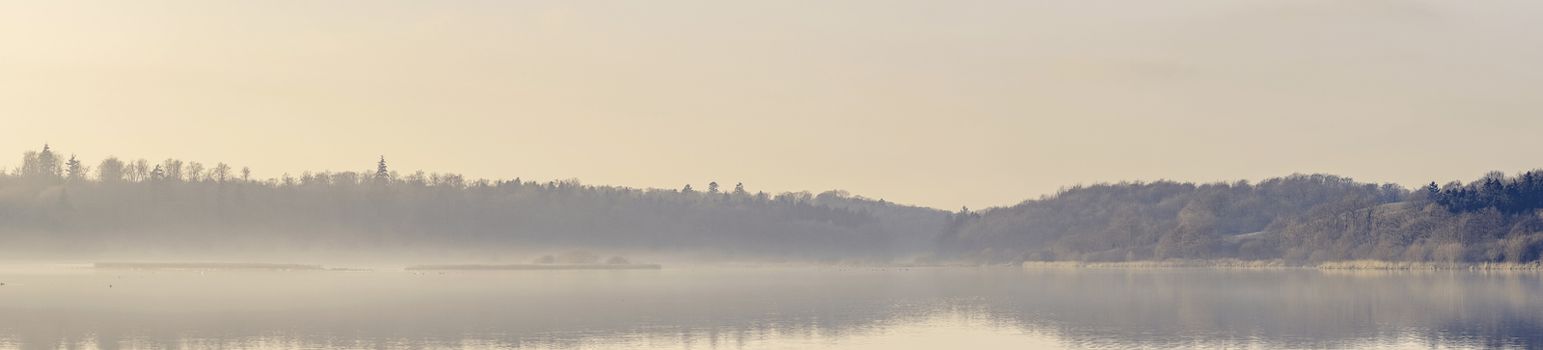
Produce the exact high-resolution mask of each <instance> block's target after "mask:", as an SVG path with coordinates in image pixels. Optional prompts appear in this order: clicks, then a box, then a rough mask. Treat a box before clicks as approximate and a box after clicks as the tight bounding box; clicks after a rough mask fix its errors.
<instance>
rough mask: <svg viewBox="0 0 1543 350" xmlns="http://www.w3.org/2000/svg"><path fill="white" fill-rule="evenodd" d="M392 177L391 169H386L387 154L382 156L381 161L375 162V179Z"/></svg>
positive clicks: (380, 179) (383, 179) (382, 179)
mask: <svg viewBox="0 0 1543 350" xmlns="http://www.w3.org/2000/svg"><path fill="white" fill-rule="evenodd" d="M390 178H391V171H390V170H388V169H386V156H384V155H382V156H380V161H378V162H375V180H377V181H385V180H387V179H390Z"/></svg>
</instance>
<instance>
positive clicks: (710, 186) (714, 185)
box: [707, 181, 718, 193]
mask: <svg viewBox="0 0 1543 350" xmlns="http://www.w3.org/2000/svg"><path fill="white" fill-rule="evenodd" d="M707 193H718V182H717V181H713V182H708V183H707Z"/></svg>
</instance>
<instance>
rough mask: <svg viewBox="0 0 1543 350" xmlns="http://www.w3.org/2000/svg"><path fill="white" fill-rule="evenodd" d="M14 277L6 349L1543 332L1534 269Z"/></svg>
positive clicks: (1330, 340)
mask: <svg viewBox="0 0 1543 350" xmlns="http://www.w3.org/2000/svg"><path fill="white" fill-rule="evenodd" d="M0 282H6V283H7V285H6V286H3V287H0V348H29V349H30V348H37V349H44V348H47V349H54V348H103V349H117V348H235V349H241V348H254V349H262V348H284V349H289V348H379V349H398V348H401V349H427V348H661V349H675V348H693V349H742V348H743V349H757V348H842V349H868V348H872V349H880V348H882V349H895V348H938V347H943V346H961V345H971V346H975V347H977V348H980V347H985V348H998V347H1014V348H1108V347H1114V348H1121V347H1131V346H1137V345H1139V346H1141V347H1145V348H1174V349H1181V348H1183V349H1187V348H1238V347H1245V348H1248V347H1258V348H1343V347H1365V348H1429V347H1436V346H1446V347H1476V348H1503V347H1515V348H1538V347H1543V323H1540V322H1539V321H1540V318H1543V300H1540V297H1539V295H1540V292H1543V283H1540V279H1539V276H1538V275H1537V274H1535V273H1488V274H1486V273H1472V272H1423V273H1342V272H1319V271H1310V270H1276V271H1215V270H1019V269H667V270H660V271H509V272H498V271H478V272H452V273H445V274H439V273H428V274H417V273H409V272H367V273H342V272H322V271H313V272H207V273H198V272H143V271H115V272H87V273H80V272H79V271H75V272H73V273H25V274H22V273H10V272H0ZM109 285H111V287H110V288H109V287H108V286H109Z"/></svg>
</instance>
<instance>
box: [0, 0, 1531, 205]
mask: <svg viewBox="0 0 1543 350" xmlns="http://www.w3.org/2000/svg"><path fill="white" fill-rule="evenodd" d="M1540 22H1543V2H1538V1H1499V0H1497V1H1483V2H1477V1H1384V0H1364V1H1317V0H1279V1H1257V0H1168V1H1141V0H1124V1H1108V0H1087V1H1033V0H1012V1H987V0H981V1H909V0H883V1H864V0H851V1H796V0H795V1H716V0H701V1H615V2H613V1H395V0H367V1H365V0H358V1H348V0H342V1H288V0H254V1H204V0H191V1H155V0H147V1H57V0H39V1H19V0H0V165H3V166H5V167H7V168H9V167H12V166H15V165H17V164H18V163H19V162H20V158H21V154H22V152H24V151H26V150H36V149H38V148H40V146H41V145H42V144H43V143H45V142H46V143H49V144H51V145H53V147H55V149H57V150H60V151H62V152H64V153H68V154H76V155H78V156H79V157H81V158H82V159H84V160H85V161H86V162H87V163H88V164H94V163H95V162H96V161H99V160H100V159H101V158H103V157H106V156H109V155H115V156H118V157H122V158H147V159H152V160H157V159H165V158H169V157H174V158H179V159H184V160H190V161H200V162H204V163H206V164H213V163H215V162H227V163H230V164H233V165H237V166H238V167H239V166H250V167H251V168H252V169H253V171H254V173H255V174H256V175H258V176H262V177H273V176H278V175H279V174H281V173H285V172H290V173H296V174H298V173H299V172H301V171H305V170H333V171H338V170H364V169H369V168H372V167H373V166H374V162H375V160H376V157H378V156H381V155H384V156H385V157H386V159H387V160H388V161H389V162H390V164H391V165H392V166H393V167H394V168H395V169H397V170H401V171H411V170H414V169H423V170H427V171H431V172H432V171H447V172H458V173H463V174H466V175H468V176H470V177H485V178H514V177H520V178H523V179H526V180H551V179H568V178H578V179H581V180H582V181H583V182H584V183H587V184H606V185H624V186H634V187H658V188H679V187H681V186H682V185H684V184H687V183H690V184H694V185H695V186H696V187H703V186H705V184H706V183H707V182H709V181H718V182H720V183H724V184H725V186H729V185H730V184H733V183H736V182H743V183H745V186H746V187H747V188H748V189H750V190H752V191H756V190H763V191H768V192H781V191H799V190H808V191H815V192H818V191H824V190H829V189H844V190H848V191H850V192H851V193H854V194H859V195H863V196H867V197H872V198H884V199H887V200H890V201H896V202H901V203H909V204H916V205H925V206H933V207H939V208H957V207H959V206H966V205H967V206H970V207H972V208H980V207H988V206H1004V205H1011V204H1014V203H1017V202H1020V201H1022V200H1024V199H1029V198H1036V197H1039V196H1041V195H1045V194H1051V193H1055V192H1056V191H1057V190H1058V189H1059V188H1062V187H1065V186H1070V185H1076V184H1092V183H1099V182H1115V181H1126V180H1145V181H1151V180H1159V179H1170V180H1181V181H1199V182H1209V181H1230V180H1236V179H1249V180H1254V181H1257V180H1260V179H1264V178H1268V177H1273V176H1282V175H1288V174H1292V173H1332V174H1338V175H1343V176H1349V177H1353V178H1355V179H1357V180H1361V181H1373V182H1396V183H1400V184H1404V185H1406V186H1417V185H1420V184H1424V183H1428V182H1430V181H1438V182H1446V181H1451V180H1459V179H1461V180H1471V179H1475V178H1478V177H1479V176H1481V175H1483V174H1484V173H1485V172H1487V171H1491V170H1500V171H1506V172H1516V171H1522V170H1529V169H1534V168H1539V167H1543V137H1540V135H1543V113H1540V112H1543V69H1538V68H1537V66H1538V62H1543V26H1540V25H1537V23H1540ZM7 152H9V153H10V154H12V155H13V156H4V155H3V154H5V153H7Z"/></svg>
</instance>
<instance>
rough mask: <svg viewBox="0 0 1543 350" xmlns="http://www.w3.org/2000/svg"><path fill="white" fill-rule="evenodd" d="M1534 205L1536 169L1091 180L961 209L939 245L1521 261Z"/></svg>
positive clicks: (1015, 254) (1314, 258)
mask: <svg viewBox="0 0 1543 350" xmlns="http://www.w3.org/2000/svg"><path fill="white" fill-rule="evenodd" d="M1540 208H1543V172H1539V171H1530V172H1525V173H1522V174H1518V175H1516V176H1513V177H1507V176H1505V174H1502V173H1498V172H1492V173H1489V174H1488V175H1486V176H1485V177H1483V178H1482V179H1479V180H1477V181H1474V182H1471V183H1466V184H1465V183H1459V182H1454V183H1449V184H1446V185H1444V186H1436V185H1435V184H1434V183H1432V184H1431V185H1429V186H1427V187H1426V188H1425V189H1423V190H1417V191H1410V190H1407V189H1405V188H1403V187H1400V186H1398V185H1394V184H1371V183H1359V182H1355V181H1354V180H1351V179H1348V178H1344V177H1338V176H1332V175H1291V176H1286V177H1280V178H1272V179H1267V180H1264V181H1261V182H1259V183H1257V184H1252V183H1249V182H1246V181H1238V182H1233V183H1210V184H1199V185H1197V184H1193V183H1181V182H1171V181H1157V182H1150V183H1143V182H1130V183H1116V184H1100V185H1092V186H1077V187H1072V188H1068V189H1064V190H1062V191H1060V192H1059V193H1056V194H1055V195H1050V196H1045V197H1043V198H1039V199H1035V200H1029V201H1024V202H1022V203H1020V204H1018V205H1014V206H1011V207H1003V208H991V209H987V210H983V211H979V212H971V211H968V210H961V211H959V212H958V213H955V214H952V215H950V216H949V222H948V223H947V225H946V228H945V231H944V232H943V234H942V235H941V236H940V237H939V249H940V250H941V251H942V252H943V253H944V254H947V255H950V256H955V257H961V258H967V259H972V260H983V261H1061V260H1069V261H1145V260H1164V259H1241V260H1283V261H1286V262H1290V263H1297V264H1302V263H1317V262H1324V261H1341V260H1383V261H1433V262H1533V261H1537V260H1538V259H1539V251H1540V249H1543V220H1540V219H1543V212H1540V211H1539V209H1540Z"/></svg>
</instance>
